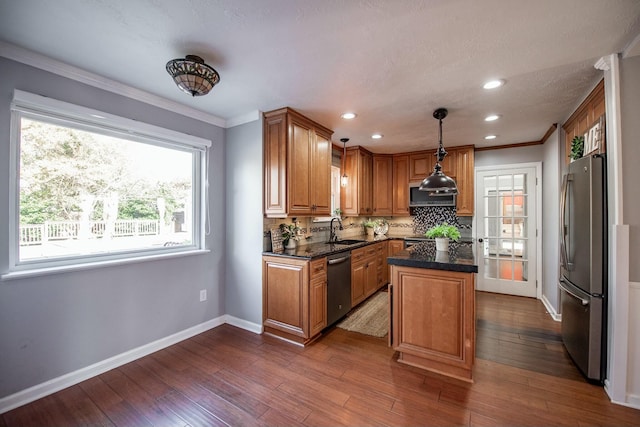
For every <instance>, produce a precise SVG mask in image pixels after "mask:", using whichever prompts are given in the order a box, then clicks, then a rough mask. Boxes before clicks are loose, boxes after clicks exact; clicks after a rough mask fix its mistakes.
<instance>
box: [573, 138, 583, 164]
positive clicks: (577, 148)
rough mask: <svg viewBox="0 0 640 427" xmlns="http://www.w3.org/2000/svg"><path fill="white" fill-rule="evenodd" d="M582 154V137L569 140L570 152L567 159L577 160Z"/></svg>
mask: <svg viewBox="0 0 640 427" xmlns="http://www.w3.org/2000/svg"><path fill="white" fill-rule="evenodd" d="M583 154H584V136H582V135H580V136H576V137H574V138H573V139H572V140H571V152H570V153H569V157H571V160H578V159H579V158H581V157H582V156H583Z"/></svg>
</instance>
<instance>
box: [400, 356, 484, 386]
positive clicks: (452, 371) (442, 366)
mask: <svg viewBox="0 0 640 427" xmlns="http://www.w3.org/2000/svg"><path fill="white" fill-rule="evenodd" d="M398 363H402V364H405V365H409V366H413V367H415V368H420V369H424V370H426V371H429V372H434V373H436V374H440V375H445V376H447V377H451V378H457V379H459V380H462V381H466V382H469V383H472V382H473V376H472V371H471V369H466V368H460V367H457V366H451V365H449V364H447V363H441V362H438V361H435V360H429V359H425V358H423V357H420V356H414V355H412V354H409V353H403V352H400V354H399V355H398Z"/></svg>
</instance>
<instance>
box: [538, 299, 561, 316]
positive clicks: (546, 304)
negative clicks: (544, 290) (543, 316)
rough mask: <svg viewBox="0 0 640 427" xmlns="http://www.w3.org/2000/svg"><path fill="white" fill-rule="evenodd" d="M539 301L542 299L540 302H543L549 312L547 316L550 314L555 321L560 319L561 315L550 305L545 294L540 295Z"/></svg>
mask: <svg viewBox="0 0 640 427" xmlns="http://www.w3.org/2000/svg"><path fill="white" fill-rule="evenodd" d="M540 301H542V304H544V308H546V309H547V313H549V316H551V318H552V319H553V320H555V321H556V322H560V321H562V315H561V314H559V313H558V312H556V310H555V309H554V308H553V305H551V302H550V301H549V300H548V299H547V297H546V296H545V295H542V298H540Z"/></svg>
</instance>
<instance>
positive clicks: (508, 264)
mask: <svg viewBox="0 0 640 427" xmlns="http://www.w3.org/2000/svg"><path fill="white" fill-rule="evenodd" d="M499 262H500V278H501V279H504V280H512V277H513V261H511V260H510V259H508V260H505V259H500V260H499Z"/></svg>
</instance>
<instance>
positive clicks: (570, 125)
mask: <svg viewBox="0 0 640 427" xmlns="http://www.w3.org/2000/svg"><path fill="white" fill-rule="evenodd" d="M604 113H605V99H604V80H600V82H599V83H598V84H597V85H596V87H595V88H594V89H593V90H592V91H591V93H590V94H589V96H587V98H586V99H585V100H584V101H583V102H582V104H580V106H579V107H578V108H577V109H576V111H574V113H573V114H572V115H571V117H569V119H568V120H567V121H566V123H565V124H564V125H562V128H563V129H564V131H565V153H566V157H565V162H566V163H569V161H570V158H569V153H570V152H571V140H573V138H574V137H576V136H580V135H584V134H586V133H587V132H588V131H589V129H591V128H592V127H593V126H594V125H596V124H597V123H598V122H599V120H600V117H602V116H603V115H604ZM605 148H606V147H605V139H604V133H603V138H602V142H601V146H600V147H599V148H598V151H599V152H601V153H604V152H605V151H606V149H605ZM585 154H586V153H585Z"/></svg>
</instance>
